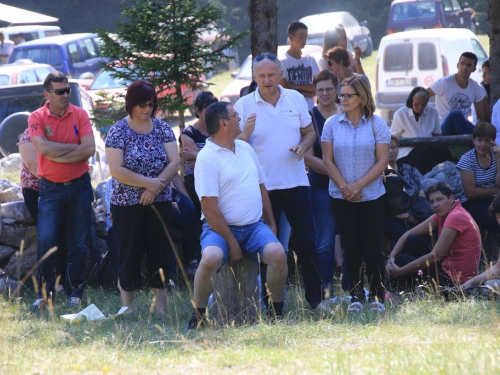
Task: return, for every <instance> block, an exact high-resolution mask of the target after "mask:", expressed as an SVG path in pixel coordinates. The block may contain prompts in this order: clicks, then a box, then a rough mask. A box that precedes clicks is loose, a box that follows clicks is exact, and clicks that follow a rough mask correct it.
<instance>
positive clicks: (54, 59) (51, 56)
mask: <svg viewBox="0 0 500 375" xmlns="http://www.w3.org/2000/svg"><path fill="white" fill-rule="evenodd" d="M13 56H14V57H13V59H12V61H17V60H19V59H29V60H31V61H33V62H36V63H40V64H49V65H52V66H57V65H62V62H61V55H60V53H59V49H58V48H57V47H40V48H29V49H18V50H14V55H13Z"/></svg>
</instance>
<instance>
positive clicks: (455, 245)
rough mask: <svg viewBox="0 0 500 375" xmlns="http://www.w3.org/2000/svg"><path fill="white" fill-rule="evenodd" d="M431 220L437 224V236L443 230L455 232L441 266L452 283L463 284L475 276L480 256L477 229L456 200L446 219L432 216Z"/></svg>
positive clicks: (479, 240)
mask: <svg viewBox="0 0 500 375" xmlns="http://www.w3.org/2000/svg"><path fill="white" fill-rule="evenodd" d="M432 218H433V220H434V222H435V223H437V224H438V236H439V235H441V231H442V230H443V228H451V229H454V230H456V231H457V235H456V236H455V239H454V240H453V242H452V243H451V246H450V248H449V250H448V254H447V255H446V257H444V258H443V260H442V261H441V264H442V267H443V270H444V271H445V272H446V273H447V274H448V276H449V277H450V278H451V279H452V280H453V281H455V282H458V283H460V284H463V283H464V282H466V281H467V280H469V279H471V278H473V277H474V276H476V275H477V271H478V267H479V260H480V256H481V235H480V233H479V228H478V226H477V224H476V222H475V221H474V219H473V218H472V216H471V215H470V214H469V213H468V212H467V211H466V210H465V209H464V208H463V207H462V205H461V203H460V201H458V200H457V201H455V204H454V206H453V207H452V208H451V210H450V213H449V214H448V215H447V216H446V217H444V218H442V217H438V216H437V215H433V217H432Z"/></svg>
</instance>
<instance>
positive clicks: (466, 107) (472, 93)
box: [431, 74, 486, 123]
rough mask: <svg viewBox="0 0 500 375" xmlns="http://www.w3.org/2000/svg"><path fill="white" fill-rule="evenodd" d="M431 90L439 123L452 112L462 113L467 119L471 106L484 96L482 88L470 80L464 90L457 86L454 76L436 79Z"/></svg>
mask: <svg viewBox="0 0 500 375" xmlns="http://www.w3.org/2000/svg"><path fill="white" fill-rule="evenodd" d="M431 90H432V91H433V92H434V93H435V94H436V109H437V111H438V114H439V121H440V122H441V123H442V122H443V121H444V119H445V118H446V116H448V114H449V113H450V112H451V111H453V110H457V111H460V112H462V114H463V116H464V118H465V119H467V117H469V115H470V108H471V106H472V105H473V104H474V103H477V102H479V101H481V100H483V99H484V97H485V96H486V91H485V90H484V88H483V87H481V85H480V84H479V83H477V82H476V81H474V80H473V79H471V78H469V82H468V84H467V87H466V88H465V89H463V88H461V87H460V86H458V84H457V81H456V79H455V74H453V75H451V76H447V77H444V78H441V79H438V80H437V81H436V82H434V84H433V85H432V86H431Z"/></svg>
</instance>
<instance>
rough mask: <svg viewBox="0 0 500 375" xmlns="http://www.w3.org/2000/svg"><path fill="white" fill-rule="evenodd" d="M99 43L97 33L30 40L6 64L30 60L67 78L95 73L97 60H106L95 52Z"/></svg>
mask: <svg viewBox="0 0 500 375" xmlns="http://www.w3.org/2000/svg"><path fill="white" fill-rule="evenodd" d="M100 44H101V41H100V39H99V38H98V37H97V34H91V33H82V34H65V35H59V36H53V37H50V38H44V39H39V40H33V41H31V42H26V43H23V44H19V45H17V46H15V47H14V50H13V51H12V54H11V56H10V59H9V62H11V63H12V62H15V61H17V60H19V59H30V60H31V61H33V62H37V63H43V64H49V65H52V66H53V67H54V68H55V69H56V70H58V71H60V72H63V73H64V74H66V75H67V76H68V77H70V78H78V77H80V76H81V75H82V74H86V73H87V74H88V73H92V74H94V75H95V74H97V72H98V71H99V70H100V69H101V65H100V62H101V61H109V60H110V59H107V58H104V57H102V56H101V54H100V52H99V45H100Z"/></svg>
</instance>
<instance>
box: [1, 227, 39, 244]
mask: <svg viewBox="0 0 500 375" xmlns="http://www.w3.org/2000/svg"><path fill="white" fill-rule="evenodd" d="M1 224H2V236H1V237H0V245H5V246H12V247H16V248H19V247H21V241H22V240H24V248H25V249H26V248H28V247H29V246H31V245H32V244H35V245H36V243H37V233H36V227H35V226H32V225H21V224H17V223H15V224H7V223H4V222H2V223H1Z"/></svg>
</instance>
